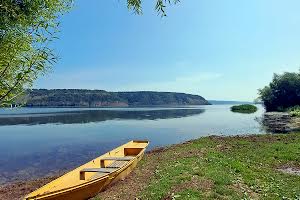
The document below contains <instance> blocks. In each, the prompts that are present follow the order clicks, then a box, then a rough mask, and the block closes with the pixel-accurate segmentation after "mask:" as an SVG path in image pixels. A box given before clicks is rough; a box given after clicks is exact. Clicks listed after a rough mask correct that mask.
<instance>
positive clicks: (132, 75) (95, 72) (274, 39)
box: [35, 0, 300, 101]
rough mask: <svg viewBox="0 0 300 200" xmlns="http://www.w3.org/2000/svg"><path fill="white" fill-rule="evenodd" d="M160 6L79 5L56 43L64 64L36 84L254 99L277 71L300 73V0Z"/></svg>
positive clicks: (114, 0)
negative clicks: (136, 10)
mask: <svg viewBox="0 0 300 200" xmlns="http://www.w3.org/2000/svg"><path fill="white" fill-rule="evenodd" d="M153 8H154V0H153V1H150V0H144V3H143V9H144V10H143V11H144V14H143V15H142V16H137V15H134V14H133V13H132V12H131V11H128V10H127V7H126V1H125V0H89V1H86V0H75V6H74V8H73V9H72V10H71V12H70V13H68V14H66V15H64V16H63V18H62V23H61V28H60V29H61V33H60V34H59V40H57V41H55V43H54V44H53V46H54V49H55V50H56V52H57V53H58V55H59V57H60V60H59V61H58V63H57V64H55V66H54V67H53V69H52V70H51V71H50V72H49V73H48V74H47V75H45V76H44V77H41V78H40V79H39V80H37V82H36V83H35V87H36V88H87V89H104V90H107V91H137V90H151V91H174V92H185V93H192V94H199V95H202V96H203V97H205V98H206V99H219V100H220V99H224V100H250V101H252V100H253V99H254V98H256V97H257V89H258V88H262V87H263V86H265V85H266V84H268V83H269V82H270V80H271V79H272V76H273V73H274V72H277V73H282V72H283V71H297V70H298V69H299V66H300V39H299V38H300V12H299V8H300V1H299V0H285V1H282V0H251V1H241V0H226V1H223V0H181V2H180V3H179V4H178V5H175V6H171V7H168V9H167V14H168V16H167V17H165V18H161V17H160V16H157V13H156V12H155V11H154V9H153Z"/></svg>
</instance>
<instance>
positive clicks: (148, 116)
mask: <svg viewBox="0 0 300 200" xmlns="http://www.w3.org/2000/svg"><path fill="white" fill-rule="evenodd" d="M204 111H205V110H204V109H165V110H137V111H126V110H121V111H120V110H78V111H69V112H58V113H35V114H21V115H2V116H1V115H0V116H1V117H0V125H1V126H4V125H20V124H26V125H38V124H83V123H90V122H102V121H106V120H114V119H127V120H128V119H129V120H157V119H170V118H181V117H187V116H192V115H197V114H201V113H203V112H204Z"/></svg>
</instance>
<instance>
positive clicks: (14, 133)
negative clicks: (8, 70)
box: [0, 105, 265, 184]
mask: <svg viewBox="0 0 300 200" xmlns="http://www.w3.org/2000/svg"><path fill="white" fill-rule="evenodd" d="M230 106H231V105H210V106H195V107H180V108H98V109H97V108H94V109H92V108H89V109H87V108H18V109H2V110H1V109H0V184H1V183H2V184H3V183H6V182H10V181H14V180H25V179H33V178H36V177H41V176H47V175H52V174H54V173H56V172H58V171H62V170H69V169H72V168H74V167H76V166H78V165H81V164H83V163H85V162H87V161H89V160H91V159H93V158H95V157H97V156H99V155H101V154H102V153H104V152H106V151H108V150H110V149H112V148H114V147H116V146H119V145H121V144H123V143H126V142H127V141H129V140H133V139H146V140H149V141H150V146H149V149H148V150H150V149H152V148H154V147H160V146H165V145H170V144H175V143H180V142H183V141H186V140H190V139H194V138H199V137H201V136H207V135H238V134H258V133H265V131H264V130H263V129H262V128H261V126H260V124H259V123H258V122H257V120H256V118H257V117H261V116H262V113H263V112H264V110H263V108H262V107H261V106H259V110H258V111H257V112H256V113H253V114H239V113H233V112H231V111H230Z"/></svg>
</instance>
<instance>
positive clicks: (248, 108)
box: [230, 104, 257, 113]
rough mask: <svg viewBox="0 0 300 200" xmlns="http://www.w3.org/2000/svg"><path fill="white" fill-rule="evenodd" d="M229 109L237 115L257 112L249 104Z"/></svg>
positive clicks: (255, 108) (254, 107)
mask: <svg viewBox="0 0 300 200" xmlns="http://www.w3.org/2000/svg"><path fill="white" fill-rule="evenodd" d="M230 109H231V111H232V112H239V113H254V112H256V111H257V107H256V106H254V105H251V104H243V105H238V106H232V107H231V108H230Z"/></svg>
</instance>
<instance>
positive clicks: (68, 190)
mask: <svg viewBox="0 0 300 200" xmlns="http://www.w3.org/2000/svg"><path fill="white" fill-rule="evenodd" d="M148 144H149V142H148V141H130V142H128V143H126V144H124V145H122V146H120V147H117V148H116V149H114V150H112V151H110V152H108V153H106V154H104V155H102V156H100V157H98V158H95V159H94V160H92V161H90V162H88V163H86V164H84V165H82V166H80V167H78V168H76V169H74V170H73V171H70V172H68V173H67V174H65V175H63V176H61V177H59V178H58V179H56V180H54V181H52V182H50V183H48V184H47V185H45V186H43V187H41V188H39V189H37V190H35V191H34V192H32V193H30V194H28V195H27V196H26V197H25V199H26V200H32V199H35V200H38V199H39V200H40V199H43V200H48V199H51V200H83V199H88V198H90V197H93V196H95V195H96V194H97V193H99V192H100V191H102V190H103V189H105V187H106V186H108V185H109V184H111V183H113V182H115V181H118V180H120V179H124V178H125V177H126V176H127V175H128V174H129V173H130V172H131V171H132V170H133V168H134V167H135V166H136V165H137V163H138V162H139V161H140V160H141V159H142V157H143V155H144V152H145V149H146V147H147V146H148Z"/></svg>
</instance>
